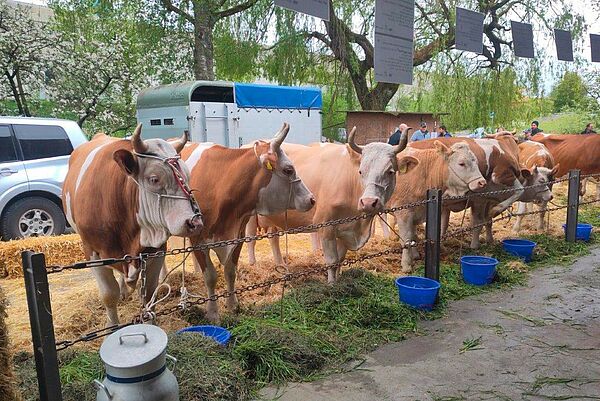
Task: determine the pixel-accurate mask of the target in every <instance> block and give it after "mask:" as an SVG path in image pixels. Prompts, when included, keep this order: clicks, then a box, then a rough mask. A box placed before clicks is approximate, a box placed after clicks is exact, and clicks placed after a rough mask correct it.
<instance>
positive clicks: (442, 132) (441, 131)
mask: <svg viewBox="0 0 600 401" xmlns="http://www.w3.org/2000/svg"><path fill="white" fill-rule="evenodd" d="M437 133H438V138H452V134H450V133H449V132H448V130H447V129H446V126H445V125H440V126H439V127H438V129H437Z"/></svg>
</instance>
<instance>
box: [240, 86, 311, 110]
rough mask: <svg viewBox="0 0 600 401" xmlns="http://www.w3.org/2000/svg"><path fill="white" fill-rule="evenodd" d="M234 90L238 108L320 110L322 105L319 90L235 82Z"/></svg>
mask: <svg viewBox="0 0 600 401" xmlns="http://www.w3.org/2000/svg"><path fill="white" fill-rule="evenodd" d="M234 89H235V101H236V103H237V105H238V107H259V108H272V109H320V108H321V106H322V103H323V100H322V96H321V90H320V89H319V88H311V87H294V86H278V85H261V84H244V83H239V82H236V83H235V85H234Z"/></svg>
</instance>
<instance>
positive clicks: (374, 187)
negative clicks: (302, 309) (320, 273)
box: [259, 128, 418, 283]
mask: <svg viewBox="0 0 600 401" xmlns="http://www.w3.org/2000/svg"><path fill="white" fill-rule="evenodd" d="M355 133H356V128H354V129H352V131H351V132H350V135H349V138H348V144H345V145H338V144H329V143H328V144H314V145H311V146H294V147H293V149H289V150H288V148H286V152H288V155H289V157H290V158H291V159H292V160H293V161H294V164H295V166H296V168H297V169H298V173H299V174H300V175H301V176H302V179H303V180H304V182H305V183H306V185H307V186H308V188H309V189H310V190H311V191H312V192H313V193H314V194H315V196H316V197H317V204H316V206H315V207H314V208H313V209H312V210H311V211H310V212H308V213H297V212H290V213H288V216H287V222H286V219H285V216H284V215H281V214H280V215H275V216H259V221H261V223H260V224H261V226H264V227H271V226H274V227H286V226H287V227H290V228H292V227H299V226H305V225H310V224H318V223H323V222H326V221H330V220H336V219H341V218H346V217H352V216H356V215H358V214H359V213H365V212H366V213H369V214H374V213H377V212H380V211H382V210H383V209H384V207H385V204H386V203H387V202H388V201H389V199H390V198H391V196H392V193H393V191H394V188H395V185H396V173H397V172H401V173H406V172H409V171H410V170H412V169H413V168H414V167H415V166H417V165H418V160H416V159H415V158H414V157H412V156H402V157H400V158H397V157H396V156H397V155H398V153H400V152H401V151H402V150H403V149H404V148H405V147H406V143H407V135H408V129H406V130H405V131H404V132H403V133H402V138H401V141H400V144H399V145H397V146H391V145H388V144H386V143H380V142H378V143H370V144H368V145H365V146H358V145H356V143H355V142H354V135H355ZM372 221H373V215H371V216H369V217H368V218H364V219H360V220H357V221H353V222H351V223H346V224H342V225H337V226H328V227H323V228H321V229H319V237H320V240H321V244H322V247H323V254H324V257H325V263H327V264H335V263H338V262H341V261H343V259H344V258H345V256H346V252H347V251H348V250H349V249H351V250H358V249H360V248H362V247H363V246H364V245H365V244H366V242H367V241H368V240H369V238H370V236H371V223H372ZM339 272H340V268H339V267H338V268H331V269H329V270H328V274H327V276H328V281H329V282H330V283H333V282H335V281H336V279H337V277H338V275H339Z"/></svg>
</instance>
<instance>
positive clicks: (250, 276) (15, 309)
mask: <svg viewBox="0 0 600 401" xmlns="http://www.w3.org/2000/svg"><path fill="white" fill-rule="evenodd" d="M565 190H566V186H564V185H562V186H559V187H558V188H556V190H555V194H558V195H559V198H560V196H564V193H565ZM590 196H591V195H590ZM590 199H591V198H590ZM558 202H560V200H559V201H558ZM462 217H463V215H462V213H460V214H453V216H452V218H451V227H450V229H452V228H456V227H459V226H460V224H461V221H462ZM534 217H535V216H528V217H527V218H525V220H524V224H523V232H524V233H531V232H535V230H533V229H532V227H534V226H535V218H534ZM564 221H565V211H564V210H560V211H557V212H553V213H552V214H551V218H550V222H551V227H550V230H549V232H550V233H551V234H552V235H562V227H561V225H562V224H563V223H564ZM513 223H514V220H511V221H508V222H500V223H497V224H495V225H494V233H495V238H496V239H497V240H498V239H503V238H507V237H512V236H514V233H512V230H511V227H512V224H513ZM464 224H465V225H467V224H469V217H468V213H467V215H466V219H465V222H464ZM422 235H423V234H422V233H421V238H422ZM468 243H469V238H467V237H465V238H464V240H463V241H462V242H457V241H453V242H452V244H451V246H457V245H460V246H463V247H464V249H465V252H466V251H467V248H468ZM396 245H397V241H395V240H391V239H383V237H382V236H381V228H380V224H376V235H375V236H374V237H373V238H372V239H371V240H370V241H369V243H368V244H367V246H365V248H363V249H362V250H361V251H360V253H370V252H376V251H379V250H382V249H385V248H386V247H393V246H396ZM0 246H1V244H0ZM170 246H171V247H177V246H181V242H179V243H177V241H173V242H172V243H171V244H170ZM281 248H282V252H283V253H284V254H285V240H284V239H282V240H281ZM256 254H257V264H256V265H255V266H251V265H249V264H248V258H247V252H246V249H244V250H243V251H242V256H241V261H240V265H239V268H238V279H237V281H236V285H237V286H238V287H239V286H243V285H248V284H254V283H258V282H261V281H265V280H267V279H270V278H274V277H279V276H281V274H282V270H281V269H276V268H275V265H274V263H273V261H272V260H273V259H272V256H271V251H270V247H269V243H268V242H267V241H266V240H265V241H260V242H259V243H258V244H257V247H256ZM351 255H352V253H350V255H349V256H351ZM213 259H214V258H213ZM289 260H290V263H289V270H290V271H292V272H293V271H301V270H302V269H305V268H307V267H308V266H313V265H315V264H318V263H323V258H322V255H320V254H317V255H315V254H313V253H312V249H311V241H310V236H309V235H308V234H298V235H292V236H290V237H289ZM181 261H182V256H179V255H178V256H170V257H168V258H167V265H168V267H169V268H173V267H175V266H177V265H178V264H179V263H180V262H181ZM215 261H216V260H215ZM215 265H216V264H215ZM362 266H363V267H364V268H366V269H369V270H371V271H375V272H379V273H384V274H389V275H393V276H398V275H400V274H401V273H400V258H399V257H398V256H396V255H390V256H387V257H385V258H379V259H373V260H370V261H367V262H364V263H363V264H362ZM181 273H182V268H181V267H180V268H177V269H176V270H175V271H174V272H173V273H172V274H171V276H170V277H169V279H168V283H169V284H170V286H171V288H172V294H171V297H170V298H169V299H168V300H167V302H165V303H164V304H161V305H159V306H158V307H157V310H160V308H161V307H162V306H172V305H175V304H177V303H178V301H179V295H180V292H179V288H180V284H181V277H182V274H181ZM185 277H186V278H185V280H186V286H187V288H188V290H189V292H190V293H193V294H200V295H203V294H205V291H204V282H203V278H202V276H201V274H196V273H195V272H194V268H193V263H192V261H191V257H190V258H188V260H187V261H186V275H185ZM49 283H50V293H51V300H52V309H53V317H54V325H55V332H56V338H57V340H58V341H60V340H63V339H72V338H75V337H77V336H79V335H82V334H84V333H87V332H89V331H91V330H95V329H99V328H102V327H103V326H104V323H105V313H104V309H103V307H102V306H101V303H100V301H99V299H98V295H97V294H98V293H97V289H96V284H95V281H94V279H93V277H92V275H91V273H90V272H89V271H85V270H82V271H65V272H62V273H59V274H53V275H50V276H49ZM0 286H2V288H3V289H4V291H5V293H6V295H7V297H8V300H9V302H10V306H9V310H8V314H9V317H8V322H7V324H8V328H9V333H10V338H11V341H12V344H13V346H14V348H15V349H16V350H28V351H30V350H31V332H30V328H29V317H28V314H27V304H26V297H25V290H24V286H23V279H22V278H17V279H0ZM222 289H224V281H223V275H222V271H220V270H219V284H218V289H217V292H220V291H221V290H222ZM280 294H281V288H280V287H279V286H274V287H271V288H269V289H267V290H258V291H255V292H251V293H246V294H244V295H243V296H242V297H240V302H241V303H242V305H246V306H248V305H251V304H260V303H265V302H269V301H272V300H274V299H277V298H278V297H279V296H280ZM139 305H140V304H139V302H138V301H137V296H136V299H134V300H130V301H129V302H126V303H122V304H121V305H120V306H119V313H120V316H121V321H129V320H131V319H132V318H133V317H134V316H135V315H136V314H137V313H139ZM220 306H221V311H225V309H224V304H221V305H220ZM158 323H159V324H160V326H161V327H163V328H164V329H165V330H167V331H170V330H177V329H180V328H183V327H185V326H186V322H185V321H184V320H182V319H180V318H178V317H176V316H171V317H170V318H162V319H161V320H160V321H159V322H158ZM98 344H99V343H98ZM98 344H96V343H91V344H89V346H97V345H98Z"/></svg>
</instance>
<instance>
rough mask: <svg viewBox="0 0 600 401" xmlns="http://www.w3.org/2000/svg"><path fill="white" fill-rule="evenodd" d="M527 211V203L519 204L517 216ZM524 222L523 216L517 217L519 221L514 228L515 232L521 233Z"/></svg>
mask: <svg viewBox="0 0 600 401" xmlns="http://www.w3.org/2000/svg"><path fill="white" fill-rule="evenodd" d="M526 211H527V204H526V203H525V202H519V208H518V209H517V214H519V215H521V214H523V213H525V212H526ZM522 222H523V216H517V221H515V225H514V226H513V231H514V232H516V233H519V231H521V223H522Z"/></svg>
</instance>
